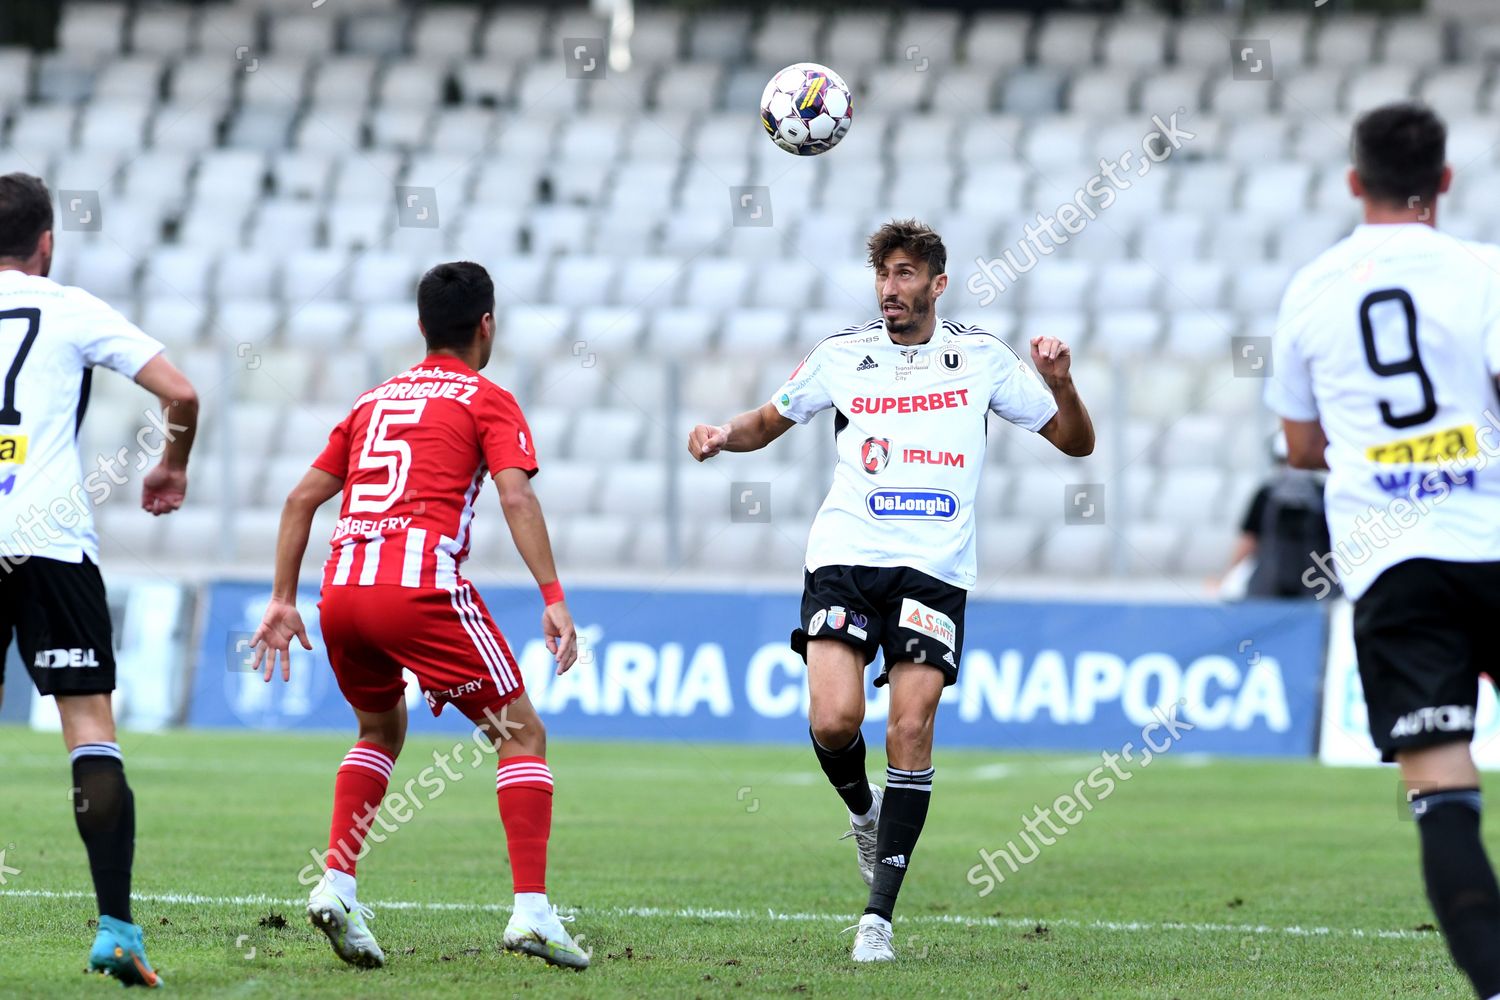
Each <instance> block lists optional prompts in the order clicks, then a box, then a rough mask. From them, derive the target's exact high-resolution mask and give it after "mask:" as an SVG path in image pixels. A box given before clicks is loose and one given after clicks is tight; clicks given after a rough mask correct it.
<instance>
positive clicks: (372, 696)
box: [318, 583, 526, 722]
mask: <svg viewBox="0 0 1500 1000" xmlns="http://www.w3.org/2000/svg"><path fill="white" fill-rule="evenodd" d="M318 609H319V611H320V612H321V615H322V628H323V641H324V643H326V644H327V647H328V661H329V663H331V664H332V665H333V674H334V676H335V677H336V678H338V682H339V690H340V691H342V692H343V693H344V698H345V699H347V700H348V702H349V704H351V705H353V706H354V707H355V708H357V709H359V710H360V711H362V712H386V711H389V710H391V709H392V708H395V707H396V703H397V702H399V701H400V700H401V699H402V697H403V696H404V695H405V691H406V681H405V680H404V679H403V678H402V676H401V668H403V667H405V668H406V669H408V670H410V671H411V672H412V673H414V674H416V675H417V680H418V681H419V682H420V683H421V685H422V693H423V694H424V695H425V696H426V698H427V704H428V705H429V706H431V708H432V714H433V715H437V714H439V713H440V712H442V710H443V706H444V705H446V704H448V703H449V702H452V703H453V704H454V705H456V706H458V709H459V711H461V712H463V713H464V715H466V716H468V717H469V718H470V719H473V720H475V721H476V722H477V721H481V720H483V719H484V712H485V709H487V708H488V709H490V710H491V711H494V712H498V711H499V710H500V709H501V708H503V707H504V706H506V705H508V704H510V703H511V702H512V701H515V699H516V698H517V697H519V696H520V695H521V693H522V692H523V691H525V690H526V688H525V686H524V685H523V684H522V683H521V668H520V667H519V666H518V665H517V664H516V658H515V657H514V656H513V655H511V651H510V647H509V646H507V645H506V643H505V637H504V636H503V635H501V634H500V630H499V629H498V628H496V627H495V622H494V620H493V619H491V618H490V613H489V610H488V609H487V608H485V606H484V600H483V599H482V598H480V596H479V593H478V591H476V590H475V589H474V588H473V587H472V586H471V585H469V584H468V583H460V584H459V585H458V588H457V589H456V590H452V591H448V590H437V589H430V588H421V589H418V588H412V587H399V586H392V585H386V584H376V585H373V586H367V587H352V586H326V587H324V588H323V597H322V600H320V601H319V602H318Z"/></svg>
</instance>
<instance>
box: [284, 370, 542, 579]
mask: <svg viewBox="0 0 1500 1000" xmlns="http://www.w3.org/2000/svg"><path fill="white" fill-rule="evenodd" d="M313 467H314V468H317V469H322V470H323V471H324V472H327V473H329V474H331V475H335V476H338V477H339V478H341V479H343V480H344V503H343V507H342V508H341V509H340V511H339V520H338V524H336V525H335V526H334V529H333V537H332V538H331V539H330V543H331V545H332V552H331V553H330V555H329V557H328V564H327V566H326V567H325V568H324V570H323V586H325V587H329V586H335V587H339V586H361V587H367V586H372V585H374V584H389V585H392V586H400V587H436V588H438V589H440V590H450V591H451V590H453V589H455V588H456V587H457V586H458V585H459V584H460V583H462V582H463V578H462V576H461V575H460V572H459V570H460V567H462V565H463V562H464V560H465V559H466V558H468V555H469V533H470V528H471V527H472V525H473V521H474V501H475V498H476V497H478V495H479V490H480V487H481V486H483V485H484V480H485V476H486V474H488V473H492V472H495V471H498V470H500V469H522V470H524V471H525V472H526V473H527V474H529V475H535V474H536V469H537V465H536V449H535V447H534V446H533V444H532V440H531V430H530V428H528V427H527V426H526V418H525V417H524V416H523V415H522V414H521V408H520V406H518V405H517V404H516V400H515V397H514V396H512V395H511V394H510V393H508V392H506V391H505V390H504V389H502V388H500V387H499V386H498V385H496V384H495V383H493V382H491V381H490V380H489V379H487V378H485V377H484V376H482V375H480V374H479V373H478V372H476V371H474V370H473V369H472V368H470V367H469V366H468V365H466V364H464V363H463V362H462V361H459V360H458V359H457V358H453V357H449V356H447V355H442V354H434V355H429V356H428V357H427V358H426V359H425V360H423V361H422V362H421V363H420V364H418V365H417V366H416V367H415V368H412V369H409V370H408V371H404V372H402V373H401V374H400V375H397V376H395V377H394V378H392V379H390V380H389V381H387V382H385V383H384V384H383V385H379V386H376V387H375V388H374V389H371V390H370V391H369V392H366V393H365V394H363V395H362V396H360V397H359V399H357V400H355V403H354V408H353V409H352V410H350V411H349V415H348V416H347V417H345V418H344V420H343V422H341V423H340V424H339V425H338V426H337V427H335V428H334V429H333V433H332V434H330V435H329V436H328V446H327V447H326V448H324V449H323V453H322V454H321V455H319V456H318V457H317V459H315V460H314V461H313Z"/></svg>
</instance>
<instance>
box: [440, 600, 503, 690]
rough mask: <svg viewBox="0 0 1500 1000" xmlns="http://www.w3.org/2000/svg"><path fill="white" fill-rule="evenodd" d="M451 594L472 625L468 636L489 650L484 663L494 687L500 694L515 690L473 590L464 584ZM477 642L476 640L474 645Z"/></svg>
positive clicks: (498, 642)
mask: <svg viewBox="0 0 1500 1000" xmlns="http://www.w3.org/2000/svg"><path fill="white" fill-rule="evenodd" d="M453 593H454V597H455V598H456V599H457V601H458V604H459V607H460V608H461V609H463V610H466V611H467V612H468V615H469V620H470V621H471V622H472V623H473V625H474V628H473V631H471V632H470V633H469V634H470V635H474V636H477V637H479V638H482V639H483V640H484V645H485V647H486V648H488V650H489V654H490V658H487V659H486V661H485V662H487V663H489V665H490V670H491V671H492V672H494V673H495V674H496V677H495V687H496V688H498V689H499V691H500V693H501V694H509V693H510V692H511V691H514V690H515V689H516V675H515V673H514V672H513V671H512V670H511V667H510V664H509V662H507V660H506V658H505V651H504V650H502V649H501V648H500V640H499V639H497V638H496V637H495V636H493V635H491V634H490V631H489V627H488V626H487V625H486V624H485V621H484V615H482V614H480V612H479V607H478V606H477V605H476V604H475V603H474V593H473V589H472V588H471V587H470V586H469V585H468V584H467V583H466V584H464V585H463V586H462V587H460V588H459V589H458V590H455V591H454V592H453ZM477 642H478V640H477V639H476V644H477ZM502 678H503V683H502Z"/></svg>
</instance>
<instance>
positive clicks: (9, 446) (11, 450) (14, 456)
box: [0, 434, 27, 465]
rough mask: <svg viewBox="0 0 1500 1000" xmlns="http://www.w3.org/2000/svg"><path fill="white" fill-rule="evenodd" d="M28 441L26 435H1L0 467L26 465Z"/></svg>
mask: <svg viewBox="0 0 1500 1000" xmlns="http://www.w3.org/2000/svg"><path fill="white" fill-rule="evenodd" d="M26 441H27V438H26V435H25V434H0V465H25V464H26Z"/></svg>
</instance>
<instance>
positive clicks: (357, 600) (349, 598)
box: [253, 262, 588, 968]
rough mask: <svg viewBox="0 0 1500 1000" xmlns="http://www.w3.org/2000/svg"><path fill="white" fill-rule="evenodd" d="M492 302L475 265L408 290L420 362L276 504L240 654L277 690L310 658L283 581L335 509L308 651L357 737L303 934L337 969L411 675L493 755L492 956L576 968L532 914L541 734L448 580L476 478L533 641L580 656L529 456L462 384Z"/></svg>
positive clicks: (477, 382)
mask: <svg viewBox="0 0 1500 1000" xmlns="http://www.w3.org/2000/svg"><path fill="white" fill-rule="evenodd" d="M494 311H495V286H494V284H493V283H492V282H491V281H490V276H489V274H488V273H487V272H486V271H485V269H484V268H482V267H480V266H479V265H478V264H471V263H467V262H462V263H452V264H439V265H438V266H436V267H434V268H433V269H432V270H430V271H428V272H427V273H426V274H425V275H423V276H422V280H421V283H420V284H419V285H418V286H417V315H418V320H419V322H420V326H421V329H422V335H423V337H425V338H426V340H427V349H428V350H427V357H426V359H425V360H423V361H422V362H421V363H420V364H418V365H417V366H416V367H414V368H412V369H410V370H409V371H405V372H402V373H401V374H400V375H397V376H395V377H394V378H392V379H390V380H389V381H387V382H386V383H385V384H383V385H380V386H377V387H376V388H374V389H371V390H370V391H369V392H366V393H365V394H363V395H362V396H360V397H359V399H357V400H356V401H355V404H354V408H353V409H352V410H351V411H350V413H349V416H347V417H346V418H344V421H343V423H341V424H339V425H338V426H337V427H335V428H334V430H333V433H332V434H331V435H330V436H329V439H328V446H327V447H326V448H324V449H323V453H322V454H321V455H319V456H318V457H317V459H316V460H315V461H314V462H313V467H312V468H311V469H310V470H308V473H307V475H306V476H304V477H303V479H302V482H300V483H299V484H297V486H296V488H295V489H293V490H292V492H291V495H290V496H288V497H287V501H286V506H285V508H284V509H283V511H282V515H281V531H280V535H279V537H278V539H277V543H276V579H275V584H274V590H273V592H272V596H271V602H270V604H269V605H268V606H267V608H266V615H265V620H264V621H262V622H261V625H260V628H259V629H258V630H257V631H256V633H255V637H254V640H253V643H254V646H255V661H254V662H255V665H256V667H257V668H263V670H264V676H265V679H266V680H267V681H269V680H270V679H271V675H272V674H273V673H274V671H275V669H276V665H277V661H278V659H279V661H280V665H281V676H282V679H283V680H285V679H287V677H288V676H289V663H288V658H289V656H290V653H289V647H290V645H291V640H292V637H294V636H295V637H296V638H297V639H299V640H300V641H301V643H302V646H303V648H304V649H311V648H312V645H311V643H309V642H308V639H307V630H306V629H305V627H304V626H303V624H302V618H301V616H300V615H299V614H298V613H297V607H296V600H297V570H298V567H299V566H300V565H301V564H302V554H303V552H304V550H305V549H306V548H307V536H308V531H309V529H310V528H311V525H312V519H313V514H314V512H315V511H316V510H317V509H318V508H319V507H320V506H322V504H323V503H324V502H326V501H327V500H328V499H330V498H331V497H333V496H334V495H335V494H338V493H340V492H342V493H343V507H342V509H341V511H340V515H341V516H340V518H339V521H338V524H337V525H336V526H335V528H334V532H333V539H332V546H333V551H332V554H331V555H330V556H329V559H328V564H327V567H326V568H325V570H324V573H323V590H322V600H321V601H320V602H319V603H318V608H319V610H320V611H321V615H322V626H323V638H324V641H325V642H326V643H327V646H328V659H329V662H330V663H331V664H332V665H333V671H334V674H335V676H336V677H337V678H338V684H339V690H340V691H342V692H343V694H344V697H345V698H346V699H347V700H348V702H349V704H350V705H351V706H352V707H353V708H354V714H355V716H356V717H357V718H358V720H359V741H358V742H357V743H355V744H354V747H353V748H352V749H351V750H350V751H349V753H348V754H347V755H345V757H344V760H343V763H342V764H341V765H340V767H339V769H338V776H337V779H336V780H335V783H334V790H333V824H332V827H331V828H330V830H329V834H328V853H327V856H326V861H325V863H326V866H327V869H326V871H325V872H324V873H323V877H322V879H321V880H320V881H319V883H318V884H317V886H315V887H314V888H313V890H312V893H311V895H310V897H309V899H308V904H307V912H308V918H309V920H311V922H312V923H313V925H314V926H316V927H319V928H320V929H322V930H323V932H324V933H325V934H327V935H328V939H329V941H330V942H332V944H333V949H334V951H335V952H336V953H337V954H338V956H339V957H340V958H342V959H344V961H346V962H349V963H351V964H354V965H359V966H365V967H373V966H379V965H383V964H384V962H385V955H384V954H383V953H382V952H381V950H380V946H379V945H377V944H376V943H375V938H374V937H373V936H372V935H371V934H370V930H369V927H368V925H367V923H366V921H367V920H368V919H369V918H370V917H371V916H373V914H372V913H371V912H370V910H369V908H368V907H366V906H363V905H361V904H360V903H359V902H358V901H357V899H356V898H355V884H354V869H355V861H356V859H357V857H359V856H362V854H363V849H362V848H363V845H364V839H365V834H366V832H367V831H368V830H369V827H370V824H371V822H372V821H373V819H374V816H375V813H376V811H377V810H378V808H379V805H380V803H381V801H382V799H383V798H384V797H385V791H386V786H387V784H388V783H389V781H390V776H391V769H392V767H393V766H394V765H395V762H396V757H397V755H398V754H400V752H401V744H402V741H403V740H404V739H405V737H406V702H405V700H404V686H405V685H404V684H403V682H402V675H401V670H402V668H403V667H406V668H408V669H410V670H411V671H412V672H413V673H414V674H416V676H417V678H418V680H419V681H420V682H421V685H422V689H423V692H424V693H425V695H426V697H427V703H428V705H429V706H430V707H431V708H432V711H433V714H434V715H436V714H438V713H439V712H441V711H442V709H443V706H444V705H446V704H448V703H450V702H451V703H452V704H453V705H454V706H456V707H457V708H458V710H459V711H461V712H463V714H464V715H466V716H468V717H469V718H470V719H471V720H472V721H473V722H474V724H475V725H476V726H478V727H479V728H480V729H481V730H483V731H484V732H485V734H486V735H487V736H488V737H489V738H490V739H491V740H492V741H493V742H494V745H495V749H496V751H497V752H498V754H499V764H498V765H497V770H496V776H495V787H496V789H497V795H498V797H499V800H500V820H501V822H502V823H503V824H504V825H505V839H506V845H507V847H508V849H509V853H510V864H511V871H512V875H513V877H514V882H515V894H516V897H515V909H514V911H513V913H512V915H511V918H510V921H509V923H507V924H506V927H505V934H504V945H505V947H506V948H509V949H511V950H514V951H523V952H527V953H530V954H533V955H538V956H540V957H542V958H544V959H546V960H547V961H548V962H551V963H553V964H554V965H565V966H571V967H574V968H586V967H587V966H588V956H587V955H586V954H585V953H584V952H583V950H582V949H580V948H579V947H578V946H577V945H576V944H575V943H574V942H573V939H572V938H571V937H570V936H569V935H568V932H567V931H566V930H565V929H564V928H563V926H562V924H561V923H560V922H559V918H558V916H557V912H556V910H555V909H554V908H553V907H552V906H551V905H550V904H549V903H548V902H547V895H546V885H545V881H546V868H547V839H548V836H549V834H550V832H551V827H552V773H551V771H549V770H548V768H547V762H546V733H545V730H544V729H543V727H542V720H541V719H540V718H538V717H537V714H536V709H535V708H533V707H532V704H531V700H530V699H529V698H528V697H527V696H526V691H525V689H524V687H523V686H522V683H521V671H520V669H519V667H518V666H517V664H516V658H515V657H514V656H512V655H511V651H510V647H509V646H507V645H506V642H505V638H504V636H502V635H501V634H500V630H499V629H497V628H496V627H495V623H494V622H493V621H492V620H491V619H490V614H489V611H488V610H486V609H485V606H484V601H483V600H481V599H480V596H479V593H478V591H476V590H475V589H474V588H473V587H472V586H471V585H470V584H469V583H468V581H466V580H465V579H464V578H463V576H462V574H461V572H460V569H461V567H462V566H463V562H464V559H465V557H466V556H467V555H468V553H469V534H470V528H471V525H472V522H473V518H474V502H475V500H476V499H477V498H478V496H479V491H480V487H481V486H482V485H483V484H484V480H485V476H486V475H489V476H492V477H493V478H494V480H495V485H496V487H497V488H498V489H499V492H500V505H501V507H502V508H503V509H504V511H505V520H506V522H507V523H508V524H509V526H510V531H511V536H512V537H513V538H514V540H515V544H516V548H517V549H518V550H519V551H520V554H521V558H522V559H523V560H525V562H526V566H527V568H528V569H530V570H531V573H532V575H533V576H534V577H536V580H537V582H538V584H540V586H541V590H542V598H543V603H544V604H545V608H546V609H545V610H544V611H543V612H542V632H543V634H544V635H545V636H546V638H547V648H548V649H549V650H551V651H552V653H553V655H554V656H555V658H556V660H557V672H558V673H559V674H561V673H563V672H564V671H566V670H567V669H568V668H569V667H571V666H572V665H573V662H574V660H576V659H577V657H578V651H577V635H576V633H575V632H574V628H573V619H572V616H571V615H570V614H569V613H568V606H567V605H566V604H565V603H564V602H563V591H562V586H561V585H560V584H559V583H558V582H557V572H556V569H555V568H554V565H553V562H552V546H551V543H550V542H549V540H548V537H547V526H546V523H545V522H544V521H543V519H542V510H541V506H540V505H539V504H538V503H537V498H536V494H535V493H533V492H532V490H531V477H532V476H533V475H535V474H536V471H537V464H536V452H535V449H534V448H533V445H532V440H531V432H530V430H529V429H528V428H527V426H526V418H525V417H524V416H522V415H521V410H520V407H519V406H517V405H516V401H515V398H514V397H513V396H511V394H510V393H508V392H506V391H505V390H504V389H502V388H500V387H499V386H497V385H495V384H494V383H493V382H491V381H489V380H488V379H486V378H484V377H483V376H482V375H480V374H478V372H479V370H480V369H481V368H483V367H484V366H485V365H486V364H488V363H489V360H490V350H491V348H492V347H493V346H494V338H495V320H494Z"/></svg>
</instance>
